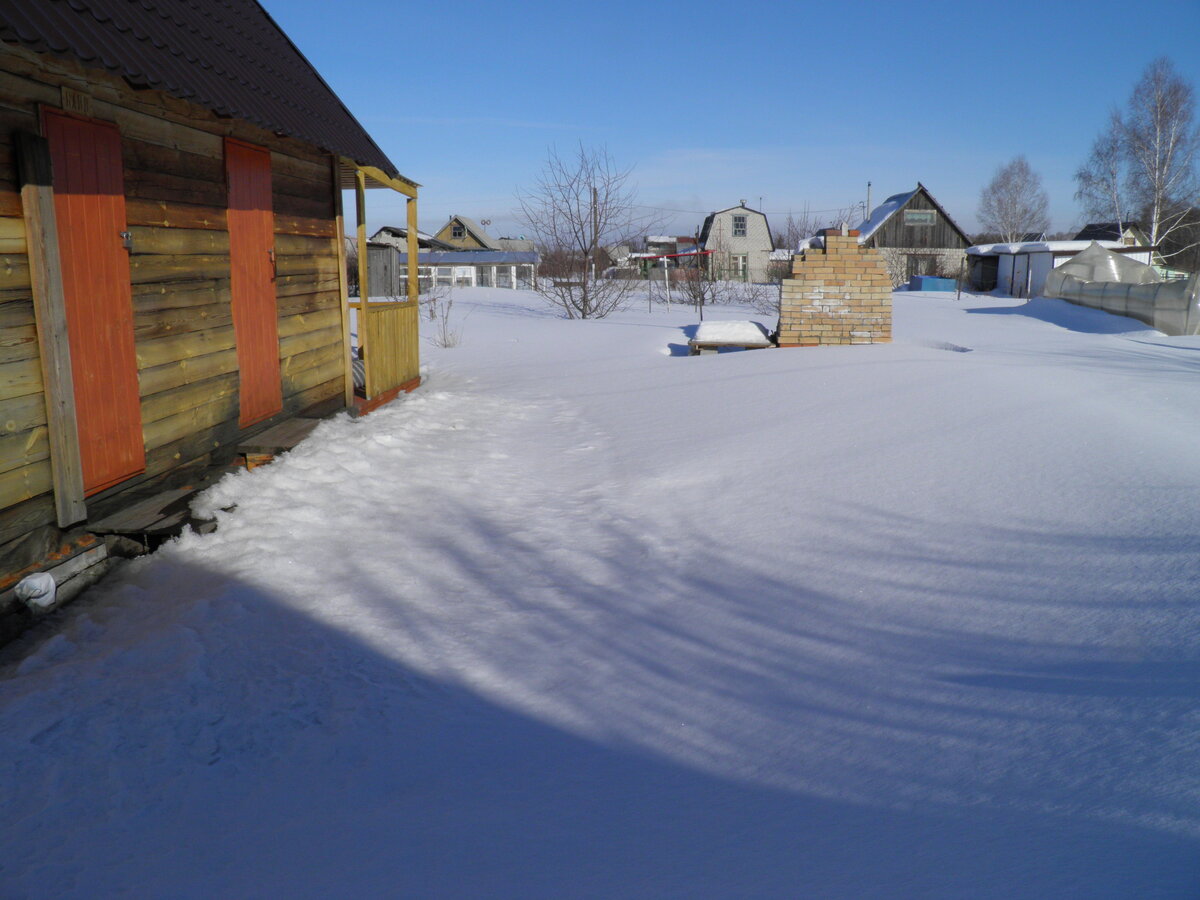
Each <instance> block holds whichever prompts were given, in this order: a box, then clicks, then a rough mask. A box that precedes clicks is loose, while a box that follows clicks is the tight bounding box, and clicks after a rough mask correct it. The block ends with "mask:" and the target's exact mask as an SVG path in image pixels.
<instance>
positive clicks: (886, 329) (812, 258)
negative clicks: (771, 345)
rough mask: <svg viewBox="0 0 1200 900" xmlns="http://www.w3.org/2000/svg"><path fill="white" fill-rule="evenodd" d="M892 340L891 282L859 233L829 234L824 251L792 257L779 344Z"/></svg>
mask: <svg viewBox="0 0 1200 900" xmlns="http://www.w3.org/2000/svg"><path fill="white" fill-rule="evenodd" d="M891 339H892V280H891V278H890V277H889V276H888V272H887V266H886V265H885V264H884V261H883V257H882V256H881V255H880V254H879V252H878V251H877V250H872V249H867V248H864V247H862V246H860V245H859V243H858V232H851V233H849V234H844V235H843V234H839V233H834V234H828V233H827V234H826V235H825V249H824V250H806V251H805V252H804V254H803V255H802V256H796V257H795V258H794V259H793V260H792V277H791V278H787V279H784V282H783V287H782V289H781V294H780V306H779V346H780V347H817V346H822V345H827V344H878V343H884V342H887V341H890V340H891Z"/></svg>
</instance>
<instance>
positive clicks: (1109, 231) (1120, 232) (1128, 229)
mask: <svg viewBox="0 0 1200 900" xmlns="http://www.w3.org/2000/svg"><path fill="white" fill-rule="evenodd" d="M1075 240H1077V241H1118V242H1119V243H1121V244H1122V245H1123V246H1125V247H1146V246H1149V244H1150V236H1149V235H1148V234H1146V232H1145V231H1143V230H1142V226H1141V225H1139V224H1138V223H1137V222H1124V223H1122V222H1090V223H1088V224H1087V225H1084V226H1083V230H1082V231H1080V232H1079V234H1077V235H1075Z"/></svg>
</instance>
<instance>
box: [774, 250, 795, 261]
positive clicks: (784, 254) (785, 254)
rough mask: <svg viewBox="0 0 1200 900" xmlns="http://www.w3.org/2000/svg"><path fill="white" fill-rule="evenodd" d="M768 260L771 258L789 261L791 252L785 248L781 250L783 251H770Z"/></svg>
mask: <svg viewBox="0 0 1200 900" xmlns="http://www.w3.org/2000/svg"><path fill="white" fill-rule="evenodd" d="M770 258H771V259H772V260H779V259H791V258H792V251H791V250H788V249H786V248H785V249H783V250H772V251H771V256H770Z"/></svg>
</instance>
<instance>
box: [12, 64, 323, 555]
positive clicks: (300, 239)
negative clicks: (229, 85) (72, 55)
mask: <svg viewBox="0 0 1200 900" xmlns="http://www.w3.org/2000/svg"><path fill="white" fill-rule="evenodd" d="M63 88H67V89H68V90H69V91H75V92H78V93H80V94H83V95H85V96H86V97H87V101H86V102H87V103H88V104H89V105H90V112H91V115H92V116H93V117H94V118H97V119H101V120H104V121H110V122H115V123H116V124H117V126H118V128H119V129H120V131H121V139H122V154H123V162H124V170H125V191H126V204H127V217H128V223H129V231H130V232H131V234H132V251H131V254H130V280H131V282H132V285H133V306H134V331H135V336H136V347H137V364H138V379H139V386H140V394H141V410H142V430H143V437H144V440H145V446H146V455H147V469H146V473H145V475H143V476H139V477H137V478H135V479H132V480H131V481H128V482H125V483H123V484H121V485H118V486H117V487H115V488H111V489H110V490H108V491H106V492H104V493H102V494H99V495H97V496H95V497H92V498H89V499H88V512H89V517H90V518H95V517H97V516H99V515H103V514H105V513H106V512H107V511H109V510H111V509H114V508H116V507H118V506H119V505H120V503H121V496H120V495H121V494H122V493H123V492H126V491H128V490H129V489H131V488H135V487H139V488H146V487H147V486H148V485H147V483H146V482H147V481H148V480H153V479H160V480H165V479H167V478H168V477H169V476H170V475H171V474H172V473H173V472H176V471H177V470H180V469H183V468H186V467H188V466H196V465H201V464H205V463H207V462H210V461H222V457H223V456H228V455H231V454H232V452H233V445H234V444H236V442H237V441H238V440H240V439H241V438H243V437H245V436H246V435H248V434H249V433H252V432H253V431H258V430H261V429H263V428H267V427H270V426H271V425H272V424H274V423H275V422H278V421H280V420H281V419H284V418H287V417H289V416H292V415H295V414H297V413H298V412H301V411H306V410H313V411H322V412H324V411H330V410H332V409H336V408H340V407H341V406H342V405H343V404H344V402H345V396H346V384H345V366H344V359H343V356H344V347H343V333H342V316H341V310H340V303H339V292H338V256H337V251H338V247H337V242H336V240H335V219H334V203H335V189H336V188H335V185H336V180H335V172H334V168H333V161H332V159H331V157H330V156H329V155H328V154H327V153H324V152H322V151H321V150H319V149H318V148H316V147H313V146H311V145H308V144H305V143H303V142H301V141H297V140H293V139H290V138H281V137H277V136H275V135H273V134H271V133H270V132H267V131H265V130H263V129H261V128H258V127H257V126H254V125H251V124H249V123H246V122H241V121H238V120H234V119H227V118H218V117H217V116H215V115H213V114H211V113H209V112H207V111H205V110H202V109H200V108H199V107H196V106H194V105H192V104H190V103H187V102H185V101H182V100H177V99H175V98H172V97H169V96H166V95H164V94H161V93H159V92H157V91H150V90H144V91H134V90H132V89H130V88H129V87H128V86H126V85H125V84H124V82H123V81H121V80H120V79H117V78H113V77H111V76H109V75H107V74H106V73H103V72H98V71H96V70H93V69H87V68H85V67H83V66H82V65H77V64H75V63H73V62H72V61H70V60H64V59H59V58H57V57H52V56H49V55H43V54H35V53H33V52H31V51H28V50H25V49H24V48H18V47H14V46H12V45H9V44H0V578H2V577H3V575H4V572H5V570H6V569H10V568H12V566H13V565H14V560H13V559H12V558H9V559H6V550H12V548H13V547H16V546H17V545H18V544H19V543H20V542H21V541H20V539H21V538H22V537H23V536H26V535H28V533H30V532H31V531H32V530H34V529H38V528H50V527H52V526H53V523H54V522H55V510H54V503H53V500H52V496H51V493H50V492H51V470H50V462H49V441H48V437H47V424H46V406H45V399H44V397H43V396H42V376H41V371H40V359H39V349H38V341H37V333H36V329H35V326H34V312H33V303H32V295H31V288H30V276H29V263H28V259H27V255H26V246H25V232H24V222H23V219H22V208H21V198H20V194H19V190H20V186H19V184H18V183H17V174H16V168H15V164H14V151H13V133H14V132H15V131H18V130H24V131H31V132H35V133H41V128H40V123H39V105H44V106H47V107H51V108H61V107H62V106H63ZM226 136H232V137H236V138H240V139H241V140H244V141H248V142H250V143H254V144H258V145H260V146H265V147H268V148H269V149H270V150H271V169H272V193H273V205H274V213H275V252H276V258H277V269H278V276H277V280H276V291H277V296H278V311H279V364H280V367H281V373H282V376H283V377H282V381H283V411H282V412H281V413H280V414H279V415H278V416H276V417H274V418H272V419H270V420H267V421H266V422H262V423H258V424H257V425H255V426H254V427H253V428H251V429H248V430H247V431H241V430H239V428H238V363H237V348H236V346H235V343H234V334H233V321H232V316H231V311H230V291H229V283H230V282H229V234H228V232H227V230H226V221H225V205H226V186H225V170H224V149H223V139H224V137H226ZM84 527H86V525H85V526H84ZM8 555H9V556H10V557H11V554H8Z"/></svg>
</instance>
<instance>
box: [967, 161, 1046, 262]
mask: <svg viewBox="0 0 1200 900" xmlns="http://www.w3.org/2000/svg"><path fill="white" fill-rule="evenodd" d="M1049 204H1050V200H1049V198H1048V197H1047V196H1046V191H1045V190H1044V189H1043V188H1042V177H1041V176H1040V175H1038V174H1037V172H1035V171H1033V169H1032V168H1031V167H1030V165H1029V161H1028V160H1027V159H1025V157H1024V156H1018V157H1016V158H1015V159H1014V160H1013V161H1012V162H1010V163H1007V164H1005V165H1003V166H1001V167H1000V168H999V169H997V170H996V174H995V175H994V176H993V177H992V180H991V181H989V182H988V184H987V187H985V188H984V189H983V191H982V193H980V195H979V224H980V225H981V226H982V227H983V229H984V230H985V231H993V232H995V233H996V234H998V235H1000V238H1001V239H1002V240H1004V241H1007V242H1012V241H1019V240H1020V239H1021V236H1022V235H1023V234H1025V233H1026V232H1028V231H1045V230H1046V229H1047V228H1049V227H1050V219H1049V217H1048V216H1047V215H1046V208H1047V207H1048V206H1049Z"/></svg>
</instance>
